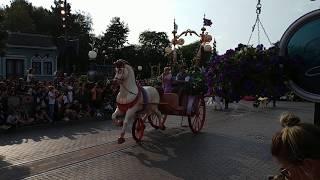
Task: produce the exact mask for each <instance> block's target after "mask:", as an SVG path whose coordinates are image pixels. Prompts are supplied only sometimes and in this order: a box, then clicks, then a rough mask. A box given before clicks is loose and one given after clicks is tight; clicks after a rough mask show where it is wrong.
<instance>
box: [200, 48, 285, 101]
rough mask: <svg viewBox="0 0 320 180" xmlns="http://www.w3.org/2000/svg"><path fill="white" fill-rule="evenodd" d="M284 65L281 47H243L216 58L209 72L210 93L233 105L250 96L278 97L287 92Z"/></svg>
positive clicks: (210, 64) (213, 59)
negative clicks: (279, 54)
mask: <svg viewBox="0 0 320 180" xmlns="http://www.w3.org/2000/svg"><path fill="white" fill-rule="evenodd" d="M284 63H285V61H284V60H283V59H282V58H280V57H279V56H278V48H277V47H271V48H269V49H266V48H265V47H264V46H263V45H258V46H257V47H251V46H245V45H243V44H239V45H238V47H237V48H235V49H234V50H233V49H229V50H227V51H226V53H225V54H223V55H217V56H215V57H212V59H211V61H210V63H209V65H208V68H207V70H206V80H207V85H208V89H209V91H212V92H213V93H214V94H216V95H218V96H221V97H224V98H227V99H228V100H229V101H234V100H239V99H240V98H241V97H242V96H246V95H253V96H255V95H261V96H269V97H271V96H272V97H278V96H280V95H282V94H283V93H284V91H285V90H286V87H285V85H284V75H283V70H282V67H283V64H284Z"/></svg>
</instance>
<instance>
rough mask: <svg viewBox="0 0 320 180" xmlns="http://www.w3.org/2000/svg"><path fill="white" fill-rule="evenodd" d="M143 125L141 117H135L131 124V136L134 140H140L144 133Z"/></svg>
mask: <svg viewBox="0 0 320 180" xmlns="http://www.w3.org/2000/svg"><path fill="white" fill-rule="evenodd" d="M144 129H145V125H144V122H143V120H142V119H141V117H136V119H135V120H134V122H133V125H132V137H133V139H134V140H136V142H140V141H141V140H142V137H143V134H144Z"/></svg>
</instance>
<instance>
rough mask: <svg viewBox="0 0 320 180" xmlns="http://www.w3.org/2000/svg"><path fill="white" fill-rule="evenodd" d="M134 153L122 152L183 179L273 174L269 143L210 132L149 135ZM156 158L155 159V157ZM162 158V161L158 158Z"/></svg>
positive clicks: (261, 177)
mask: <svg viewBox="0 0 320 180" xmlns="http://www.w3.org/2000/svg"><path fill="white" fill-rule="evenodd" d="M146 136H148V138H149V140H147V141H144V142H143V143H142V145H141V146H140V148H139V149H138V150H137V151H130V152H128V151H127V152H125V153H126V154H128V155H130V156H134V157H136V158H137V159H138V160H139V161H140V162H141V164H142V165H143V166H146V167H149V168H159V169H162V170H163V171H166V172H168V173H170V174H172V175H174V176H176V177H179V178H183V179H214V178H218V179H255V180H256V179H264V178H266V176H267V175H270V174H273V173H274V172H276V171H275V170H276V167H275V168H274V169H273V170H270V169H268V168H264V167H270V166H271V167H274V163H273V161H272V157H271V155H270V151H269V146H270V145H269V144H266V143H263V142H258V141H257V142H254V141H249V140H243V139H240V138H236V137H227V136H222V135H218V134H213V133H201V134H199V135H194V134H192V133H189V132H188V133H180V134H177V135H175V136H173V137H170V138H168V137H164V136H163V135H161V133H159V132H157V131H154V132H151V133H148V134H147V135H146ZM155 157H157V158H155ZM159 157H161V158H159Z"/></svg>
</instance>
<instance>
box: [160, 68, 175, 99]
mask: <svg viewBox="0 0 320 180" xmlns="http://www.w3.org/2000/svg"><path fill="white" fill-rule="evenodd" d="M162 88H163V91H164V93H170V92H172V89H173V88H172V74H171V70H170V67H165V68H164V72H163V73H162Z"/></svg>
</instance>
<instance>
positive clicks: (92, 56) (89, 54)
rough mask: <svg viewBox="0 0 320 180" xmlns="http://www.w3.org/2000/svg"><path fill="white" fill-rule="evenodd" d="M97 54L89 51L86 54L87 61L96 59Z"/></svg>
mask: <svg viewBox="0 0 320 180" xmlns="http://www.w3.org/2000/svg"><path fill="white" fill-rule="evenodd" d="M97 55H98V54H97V52H96V51H95V49H93V50H91V51H89V52H88V57H89V60H95V59H96V57H97Z"/></svg>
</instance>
